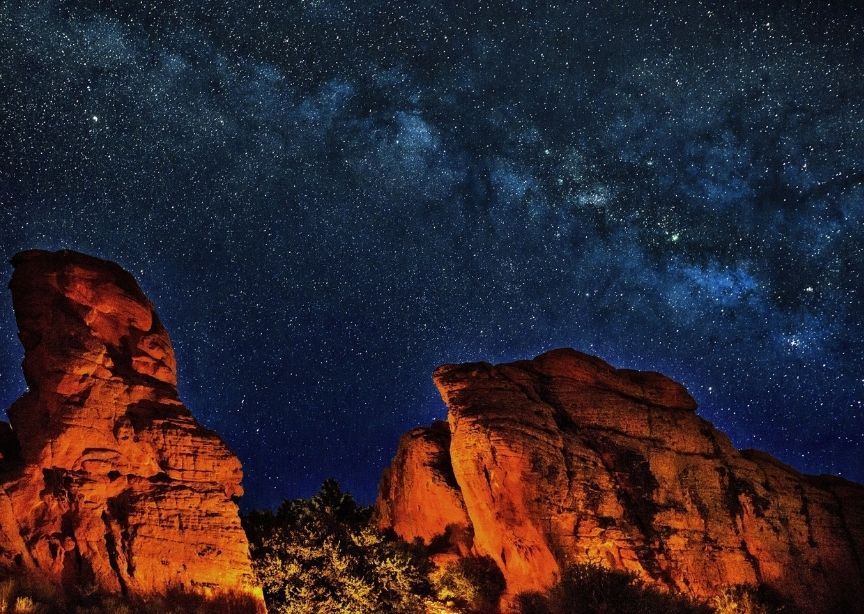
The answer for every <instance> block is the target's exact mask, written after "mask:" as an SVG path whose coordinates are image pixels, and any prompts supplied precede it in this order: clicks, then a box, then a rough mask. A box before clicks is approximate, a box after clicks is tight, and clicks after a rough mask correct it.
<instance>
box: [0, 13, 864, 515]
mask: <svg viewBox="0 0 864 614" xmlns="http://www.w3.org/2000/svg"><path fill="white" fill-rule="evenodd" d="M250 5H251V6H250ZM862 26H864V8H861V7H860V5H858V6H856V3H852V2H849V3H847V4H839V3H826V2H810V3H806V2H760V3H753V2H749V1H748V2H726V3H722V4H721V3H707V2H702V3H700V2H691V1H688V2H671V1H663V2H645V1H640V2H631V3H621V4H617V5H616V4H613V3H606V2H580V1H576V2H561V3H555V4H545V3H542V2H526V3H519V2H467V3H458V5H456V4H453V3H442V2H437V3H436V2H409V1H400V2H381V1H374V0H373V1H369V0H364V1H363V2H356V3H355V2H331V1H327V0H307V1H304V2H290V1H289V2H282V1H280V2H275V1H272V0H263V1H262V2H260V3H254V2H253V3H249V2H236V3H235V2H226V1H224V0H223V1H217V2H207V3H202V2H200V1H198V0H189V1H177V2H160V3H143V2H140V1H136V2H118V1H112V2H108V1H105V2H73V1H55V2H27V3H22V2H17V1H12V2H6V3H4V4H3V5H2V7H0V253H2V254H4V255H5V257H11V255H12V254H14V253H15V252H17V251H19V250H21V249H25V248H30V247H41V248H72V249H77V250H80V251H85V252H89V253H92V254H95V255H98V256H101V257H105V258H109V259H111V260H114V261H117V262H119V263H120V264H122V265H123V266H124V267H126V268H127V269H129V270H130V271H132V272H133V273H134V274H135V275H136V277H137V278H138V279H139V281H140V282H141V284H142V286H143V288H144V289H145V291H146V292H148V294H149V295H150V297H151V298H152V299H153V301H154V302H155V304H156V306H157V309H158V310H159V312H160V315H161V316H162V319H163V320H164V321H165V324H166V326H167V327H168V329H169V331H170V332H171V334H172V337H173V339H174V342H175V345H176V349H177V354H178V359H179V361H180V369H181V393H182V395H183V398H184V400H185V401H186V403H187V405H188V406H189V407H190V408H191V409H192V411H193V412H194V414H195V415H196V416H197V417H198V418H199V419H200V420H201V421H202V422H203V423H205V424H206V425H208V426H210V427H212V428H214V429H216V430H217V431H219V432H220V433H221V434H222V435H223V437H224V438H225V439H226V440H228V442H229V443H230V444H231V445H232V447H233V448H234V449H235V450H236V451H237V453H238V454H239V455H240V457H241V459H242V460H243V462H244V465H245V469H246V475H247V478H246V485H247V492H248V494H247V498H246V501H245V505H246V506H247V507H250V506H269V505H275V504H277V503H278V502H279V501H281V500H282V499H284V498H286V497H295V496H305V495H308V494H310V493H311V492H313V491H314V490H315V489H316V488H317V486H318V485H319V484H320V482H321V481H322V480H323V479H324V478H326V477H329V476H335V477H337V478H338V479H339V480H340V481H341V482H342V483H343V485H344V486H345V487H346V488H347V489H349V490H351V491H353V492H355V493H356V494H357V495H358V497H359V498H360V499H361V500H364V501H370V500H371V499H372V497H373V496H374V491H375V486H376V483H377V480H378V476H379V473H380V470H381V469H382V468H383V466H384V465H385V464H386V463H387V462H388V461H389V459H390V458H391V456H392V454H393V452H394V450H395V446H396V442H397V439H398V436H399V435H400V434H401V433H402V432H404V431H405V430H407V429H408V428H411V427H413V426H416V425H418V424H425V423H428V422H429V421H431V420H432V419H433V418H441V417H443V416H444V408H443V406H442V403H441V401H440V400H439V399H438V396H437V394H436V392H435V390H434V387H433V386H432V383H431V380H430V374H431V372H432V370H433V369H434V368H435V367H436V366H437V365H439V364H441V363H444V362H457V361H467V360H490V361H501V360H509V359H517V358H524V357H530V356H533V355H535V354H537V353H540V352H542V351H544V350H547V349H550V348H553V347H560V346H572V347H575V348H577V349H581V350H583V351H586V352H590V353H594V354H597V355H599V356H601V357H603V358H605V359H607V360H609V361H610V362H612V363H613V364H615V365H617V366H626V367H635V368H646V369H652V370H658V371H662V372H664V373H666V374H668V375H670V376H672V377H674V378H676V379H678V380H680V381H682V382H683V383H684V384H685V385H687V386H688V388H690V390H691V391H692V392H693V394H694V396H695V397H696V398H697V400H698V401H699V403H700V409H699V412H700V413H701V415H703V416H705V417H706V418H707V419H709V420H711V421H712V422H713V423H714V424H715V425H717V426H718V427H719V428H721V429H723V430H725V431H726V432H728V433H729V434H730V435H731V437H732V439H733V441H734V442H735V443H736V444H737V445H739V446H744V447H758V448H761V449H764V450H767V451H769V452H771V453H773V454H775V455H777V456H778V457H779V458H781V459H782V460H784V461H786V462H789V463H791V464H792V465H794V466H795V467H797V468H799V469H801V470H804V471H808V472H827V473H834V474H842V475H844V476H846V477H849V478H851V479H855V480H858V481H864V358H862V357H864V342H862V332H864V307H862V298H864V297H862V290H864V109H862V101H864V62H862V61H861V58H862V57H864V32H862V29H864V28H862ZM9 272H10V271H9V267H6V268H5V269H4V270H2V275H3V276H4V278H5V279H8V275H9ZM20 360H21V348H20V345H19V343H18V341H17V338H16V335H15V328H14V324H13V318H12V313H11V305H10V301H9V297H8V293H6V294H3V295H2V299H0V406H4V407H5V406H8V405H9V404H10V403H11V402H12V401H13V400H14V399H15V398H16V397H17V396H18V395H19V394H20V393H21V391H22V390H23V388H24V383H23V378H22V377H21V374H20V367H19V363H20Z"/></svg>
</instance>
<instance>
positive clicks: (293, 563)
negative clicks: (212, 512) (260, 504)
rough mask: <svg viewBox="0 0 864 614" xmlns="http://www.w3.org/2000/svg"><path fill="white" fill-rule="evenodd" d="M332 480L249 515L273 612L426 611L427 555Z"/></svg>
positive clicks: (254, 549) (361, 613) (257, 565)
mask: <svg viewBox="0 0 864 614" xmlns="http://www.w3.org/2000/svg"><path fill="white" fill-rule="evenodd" d="M370 516H371V511H370V510H369V509H368V508H364V507H361V506H359V505H357V503H356V502H355V501H354V499H353V498H352V497H351V495H349V494H347V493H344V492H342V489H341V488H340V487H339V484H338V483H337V482H336V481H335V480H327V481H326V482H324V484H323V485H322V486H321V490H320V491H319V492H318V494H316V495H315V496H313V497H312V498H311V499H308V500H304V499H298V500H293V501H286V502H285V503H283V504H282V506H280V508H279V510H278V511H277V512H276V514H275V515H274V514H272V513H270V512H254V513H252V514H249V515H248V516H247V517H246V518H245V519H244V524H245V526H246V530H247V533H248V535H249V539H250V547H251V550H252V559H253V565H254V567H255V572H256V574H257V575H258V580H259V581H260V582H261V585H262V587H263V589H264V596H265V599H266V600H267V605H268V608H269V610H270V612H277V613H281V614H306V613H316V614H317V613H325V614H329V613H331V612H332V613H334V614H335V613H337V612H338V613H345V614H354V613H356V614H365V613H367V612H382V611H387V612H421V611H423V598H424V596H425V595H427V594H428V592H429V587H428V582H427V580H426V576H425V573H424V572H425V567H424V562H423V559H422V557H420V556H419V555H418V553H417V552H415V551H413V550H412V549H411V548H410V547H409V546H408V545H407V544H405V543H404V542H401V541H398V540H395V539H390V538H387V537H385V536H383V535H381V534H380V533H379V532H378V531H376V530H375V529H374V528H373V527H372V526H371V525H370Z"/></svg>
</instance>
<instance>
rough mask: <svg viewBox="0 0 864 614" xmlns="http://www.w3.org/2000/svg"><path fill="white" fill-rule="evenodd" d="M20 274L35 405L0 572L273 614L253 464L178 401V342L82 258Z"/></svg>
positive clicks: (12, 486) (118, 272)
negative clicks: (255, 537) (256, 528)
mask: <svg viewBox="0 0 864 614" xmlns="http://www.w3.org/2000/svg"><path fill="white" fill-rule="evenodd" d="M12 263H13V265H14V267H15V271H14V273H13V276H12V281H11V283H10V288H11V289H12V300H13V305H14V308H15V316H16V319H17V322H18V328H19V336H20V338H21V342H22V343H23V345H24V350H25V357H24V375H25V378H26V380H27V385H28V390H27V392H26V393H25V394H24V395H23V396H22V397H21V398H20V399H18V401H16V402H15V403H14V404H13V405H12V407H11V408H10V409H9V411H8V414H9V419H10V422H11V425H12V429H11V430H10V429H8V426H4V427H3V428H2V429H0V447H2V450H0V453H2V456H3V461H2V469H3V483H2V489H0V564H2V565H3V566H5V567H8V568H18V569H23V570H26V571H27V572H28V573H33V574H39V575H42V576H44V577H46V578H47V579H49V580H51V581H53V582H55V583H57V584H59V585H62V586H63V587H64V588H65V589H66V590H67V591H82V590H83V591H88V590H93V589H97V590H101V591H106V592H115V593H127V594H130V595H142V596H146V595H148V594H153V593H160V594H164V593H165V592H167V591H169V590H171V589H180V590H193V591H203V592H205V593H208V594H218V593H220V592H225V591H230V592H240V593H246V594H249V595H252V596H254V597H256V598H257V600H258V601H260V602H261V604H263V601H261V599H260V595H261V591H260V589H259V588H258V587H257V586H256V585H255V581H254V577H253V572H252V568H251V564H250V560H249V547H248V543H247V541H246V536H245V534H244V532H243V529H242V527H241V525H240V520H239V517H238V510H237V505H236V504H235V501H234V500H235V498H237V497H239V496H240V495H242V493H243V490H242V487H241V477H242V472H241V467H240V462H239V461H238V459H237V458H236V457H235V456H234V454H233V453H232V452H231V451H230V450H229V449H228V448H227V447H226V445H225V444H224V443H223V442H222V440H221V439H220V438H219V437H218V436H217V435H216V434H215V433H213V432H212V431H210V430H207V429H205V428H203V427H201V426H200V425H199V424H198V423H197V422H196V421H195V419H194V418H193V417H192V416H191V414H190V413H189V411H188V410H187V409H186V407H185V406H184V405H183V404H182V402H181V401H180V399H179V397H178V395H177V387H176V364H175V360H174V352H173V349H172V346H171V342H170V340H169V337H168V333H167V332H166V331H165V329H164V328H163V326H162V324H161V323H160V321H159V318H158V317H157V316H156V313H155V311H154V310H153V307H152V305H151V304H150V302H149V301H148V300H147V298H146V297H145V296H144V294H143V293H142V291H141V289H140V288H139V287H138V285H137V284H136V283H135V280H134V279H133V278H132V276H131V275H130V274H129V273H127V272H126V271H124V270H123V269H121V268H120V267H119V266H117V265H115V264H113V263H110V262H106V261H103V260H99V259H96V258H92V257H89V256H85V255H83V254H78V253H75V252H69V251H63V252H56V253H50V252H43V251H28V252H23V253H21V254H18V255H17V256H15V258H14V259H13V260H12Z"/></svg>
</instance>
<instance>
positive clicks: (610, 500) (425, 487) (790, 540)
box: [376, 349, 864, 612]
mask: <svg viewBox="0 0 864 614" xmlns="http://www.w3.org/2000/svg"><path fill="white" fill-rule="evenodd" d="M434 381H435V383H436V385H437V387H438V389H439V391H440V393H441V396H442V397H443V399H444V401H445V403H446V404H447V407H448V409H449V414H448V423H447V426H448V427H449V428H444V427H445V425H444V424H443V423H440V424H437V425H434V426H433V427H431V428H430V429H422V428H421V429H415V430H413V431H411V432H409V433H408V434H407V435H405V436H404V437H403V439H402V440H401V442H400V446H399V450H398V452H397V455H396V458H395V459H394V461H393V463H392V465H391V466H390V468H389V469H388V470H387V471H386V472H385V475H384V478H383V479H382V482H381V489H380V495H379V499H378V501H377V504H376V508H377V516H378V522H379V525H380V526H381V527H382V528H389V529H393V530H394V531H395V532H396V533H397V534H398V535H400V536H401V537H403V538H405V539H407V540H413V539H415V538H420V539H422V540H423V541H424V542H426V543H427V544H430V545H431V546H432V547H433V549H435V548H437V549H438V550H440V551H441V552H444V553H450V555H458V556H489V557H491V558H492V559H494V560H495V562H496V563H497V564H498V566H499V567H500V569H501V571H502V572H503V574H504V576H505V578H506V581H507V594H506V596H505V604H506V603H507V602H508V600H510V601H511V602H512V598H513V597H514V596H515V595H517V594H518V593H522V592H529V591H545V590H547V589H549V588H550V587H551V586H552V585H554V584H555V582H556V581H557V580H558V579H559V577H560V574H561V571H562V569H563V568H565V567H566V566H567V565H569V564H572V563H579V562H589V561H591V562H599V563H601V564H603V565H606V566H608V567H611V568H615V569H625V570H632V571H634V572H636V573H637V574H639V575H640V576H642V577H643V578H645V579H646V580H648V581H649V582H652V583H654V584H656V585H659V586H661V587H665V588H668V589H670V590H677V591H681V592H684V593H688V594H690V595H693V596H695V597H697V598H704V599H708V598H710V597H712V596H713V595H715V594H717V593H718V592H720V591H722V590H723V589H724V588H726V587H729V586H734V585H741V584H748V585H753V586H758V585H764V586H767V587H769V588H771V589H773V590H774V591H777V592H779V593H780V594H781V595H782V596H783V597H785V598H786V599H788V600H792V601H794V603H795V608H796V610H797V611H801V612H831V611H836V610H835V608H836V607H837V606H835V605H833V604H836V603H838V597H839V599H840V601H843V600H845V603H856V601H855V598H856V596H860V597H861V599H862V600H861V601H858V602H857V603H858V604H861V603H864V487H862V486H860V485H857V484H853V483H851V482H848V481H845V480H842V479H839V478H834V477H828V476H819V477H815V476H807V475H802V474H800V473H798V472H796V471H795V470H793V469H792V468H790V467H788V466H786V465H784V464H782V463H780V462H779V461H777V460H775V459H773V458H772V457H770V456H768V455H767V454H763V453H760V452H756V451H746V450H745V451H738V450H736V449H735V448H734V447H733V446H732V445H731V443H730V442H729V439H728V438H727V437H726V436H725V435H723V433H721V432H719V431H718V430H716V429H715V428H714V427H713V426H712V425H711V424H710V423H708V422H707V421H705V420H704V419H702V418H700V417H699V416H698V415H696V413H695V409H696V402H695V401H694V400H693V398H692V397H691V396H690V395H689V394H688V393H687V391H686V390H685V389H684V387H683V386H681V385H680V384H678V383H676V382H674V381H672V380H670V379H668V378H666V377H664V376H663V375H660V374H657V373H646V372H637V371H630V370H624V369H615V368H613V367H611V366H610V365H608V364H607V363H605V362H603V361H602V360H600V359H598V358H595V357H592V356H588V355H585V354H581V353H579V352H576V351H574V350H568V349H563V350H554V351H552V352H548V353H546V354H543V355H541V356H538V357H537V358H535V359H534V360H530V361H521V362H515V363H511V364H501V365H494V366H493V365H490V364H487V363H472V364H464V365H444V366H442V367H439V368H438V369H437V370H436V371H435V374H434ZM850 596H851V599H850Z"/></svg>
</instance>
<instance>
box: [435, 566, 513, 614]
mask: <svg viewBox="0 0 864 614" xmlns="http://www.w3.org/2000/svg"><path fill="white" fill-rule="evenodd" d="M429 579H430V581H431V583H432V588H433V592H434V594H435V597H436V598H437V599H438V600H439V601H441V602H443V603H446V604H451V605H452V606H456V607H459V608H460V609H462V610H465V611H469V612H495V611H497V607H498V600H499V599H500V598H501V593H503V592H504V588H505V584H504V576H503V575H502V574H501V570H500V569H498V566H497V565H496V564H495V561H493V560H492V559H491V558H489V557H472V558H465V559H457V560H455V561H451V562H449V563H447V564H446V565H443V566H441V567H439V568H437V569H435V570H433V571H432V572H431V573H430V574H429Z"/></svg>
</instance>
